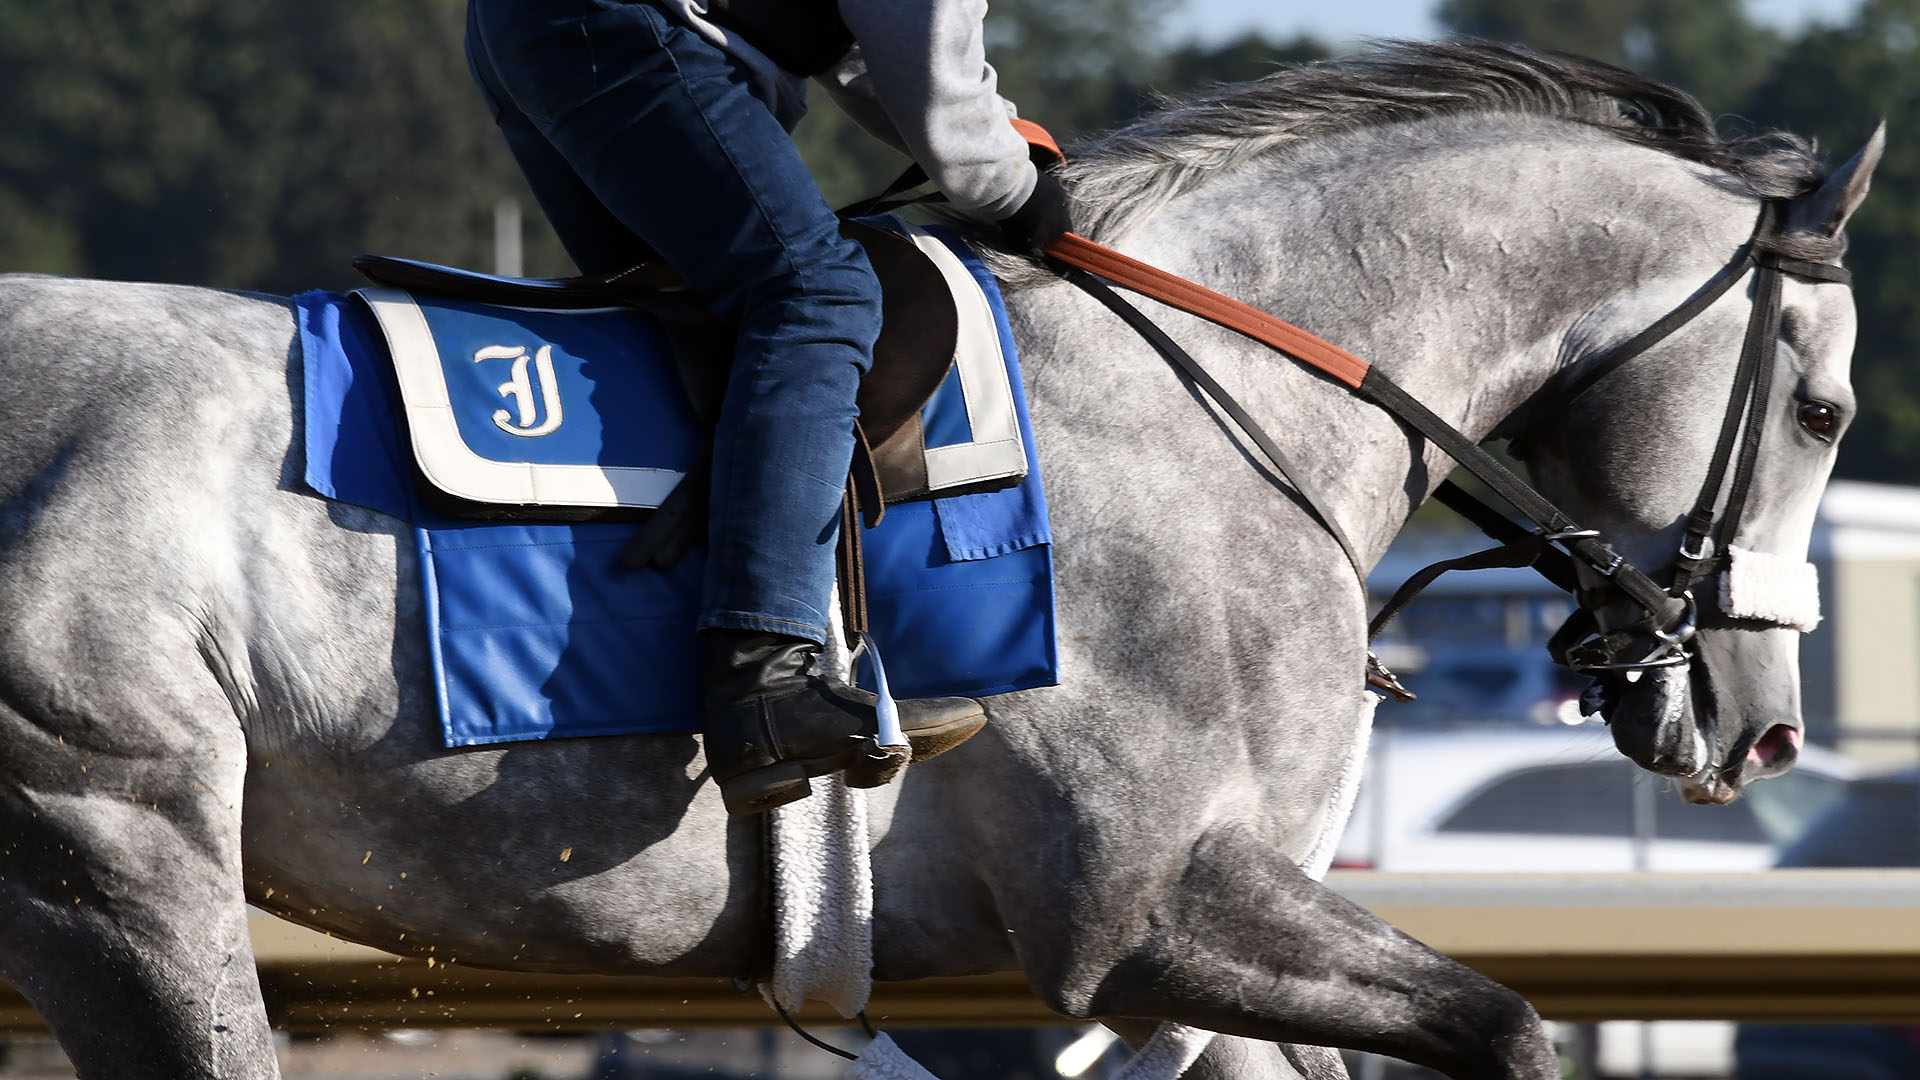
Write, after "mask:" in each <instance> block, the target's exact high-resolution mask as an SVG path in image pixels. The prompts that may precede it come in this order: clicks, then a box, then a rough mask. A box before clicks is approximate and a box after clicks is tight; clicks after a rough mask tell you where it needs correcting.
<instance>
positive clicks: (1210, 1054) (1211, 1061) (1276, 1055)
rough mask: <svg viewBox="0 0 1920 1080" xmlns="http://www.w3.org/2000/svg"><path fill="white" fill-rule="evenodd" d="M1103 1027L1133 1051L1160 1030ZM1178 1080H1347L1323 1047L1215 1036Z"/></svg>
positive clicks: (1149, 1025)
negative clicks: (1118, 1036) (1112, 1031)
mask: <svg viewBox="0 0 1920 1080" xmlns="http://www.w3.org/2000/svg"><path fill="white" fill-rule="evenodd" d="M1105 1023H1106V1025H1107V1026H1108V1027H1110V1028H1112V1029H1113V1030H1114V1031H1115V1032H1117V1033H1118V1034H1119V1035H1120V1036H1121V1037H1123V1038H1125V1039H1126V1040H1127V1044H1128V1045H1129V1046H1132V1047H1133V1048H1134V1049H1136V1050H1138V1049H1139V1048H1140V1047H1141V1046H1142V1045H1144V1044H1145V1043H1146V1041H1147V1040H1148V1039H1149V1038H1152V1037H1153V1033H1154V1030H1155V1029H1156V1028H1158V1027H1159V1026H1160V1025H1159V1024H1157V1023H1155V1022H1153V1021H1151V1020H1108V1021H1105ZM1180 1080H1347V1067H1346V1064H1345V1063H1344V1062H1342V1061H1341V1060H1340V1052H1339V1051H1337V1050H1329V1049H1327V1048H1326V1047H1324V1046H1285V1045H1282V1044H1280V1043H1270V1042H1259V1041H1257V1040H1254V1039H1242V1038H1239V1037H1237V1036H1233V1035H1215V1036H1214V1037H1213V1039H1212V1040H1211V1041H1209V1042H1208V1043H1207V1049H1206V1051H1205V1052H1204V1053H1202V1054H1201V1055H1200V1057H1199V1060H1197V1061H1195V1062H1194V1063H1193V1066H1192V1067H1191V1068H1189V1069H1188V1070H1187V1071H1186V1072H1184V1073H1181V1074H1180Z"/></svg>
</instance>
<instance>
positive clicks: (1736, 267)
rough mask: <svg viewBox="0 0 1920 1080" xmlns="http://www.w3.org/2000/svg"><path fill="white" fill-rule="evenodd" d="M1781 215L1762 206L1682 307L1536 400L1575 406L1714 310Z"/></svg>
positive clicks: (1550, 385) (1569, 372)
mask: <svg viewBox="0 0 1920 1080" xmlns="http://www.w3.org/2000/svg"><path fill="white" fill-rule="evenodd" d="M1778 213H1779V212H1778V211H1777V210H1776V209H1775V208H1774V204H1773V203H1772V202H1766V203H1762V204H1761V206H1760V217H1759V220H1757V221H1756V222H1755V223H1754V226H1753V235H1751V236H1749V237H1748V238H1747V242H1746V243H1745V244H1743V245H1741V247H1740V250H1739V251H1737V252H1735V253H1734V257H1733V259H1732V260H1731V261H1729V262H1728V263H1727V264H1726V265H1725V266H1723V267H1721V268H1720V272H1719V273H1717V274H1715V275H1713V276H1712V277H1710V278H1708V279H1707V280H1706V282H1705V283H1704V284H1702V285H1701V286H1700V287H1699V288H1698V289H1695V290H1694V292H1693V295H1692V296H1689V297H1687V299H1686V300H1685V301H1683V302H1682V303H1681V304H1680V306H1679V307H1676V308H1674V309H1673V310H1672V311H1669V312H1667V313H1666V314H1665V315H1662V316H1660V318H1658V319H1656V320H1654V323H1653V325H1651V326H1649V327H1647V328H1646V329H1645V330H1642V331H1640V332H1639V333H1637V334H1635V335H1633V336H1632V337H1630V338H1628V339H1627V340H1625V341H1623V342H1621V343H1620V344H1618V345H1615V346H1614V347H1613V348H1611V349H1608V350H1607V351H1605V352H1603V353H1601V354H1599V355H1598V356H1595V357H1594V358H1593V359H1591V360H1588V361H1587V362H1586V363H1584V364H1578V365H1575V366H1574V367H1571V368H1563V369H1562V370H1561V371H1560V373H1559V374H1556V375H1555V376H1554V377H1553V378H1551V379H1548V380H1547V382H1546V385H1545V386H1543V387H1541V389H1540V392H1539V393H1537V394H1535V395H1534V399H1535V400H1540V401H1558V402H1559V403H1560V404H1561V405H1562V406H1565V405H1569V404H1572V403H1573V402H1574V401H1575V400H1576V399H1578V398H1579V397H1580V395H1582V394H1584V393H1586V392H1587V391H1588V390H1591V389H1593V386H1594V384H1595V383H1597V382H1599V381H1600V380H1601V379H1604V378H1606V377H1607V376H1608V375H1610V374H1612V373H1613V371H1614V369H1615V368H1618V367H1619V366H1620V365H1621V364H1624V363H1626V362H1627V361H1629V360H1631V359H1633V358H1634V357H1636V356H1639V355H1640V354H1641V353H1644V352H1646V351H1647V350H1648V349H1651V348H1653V347H1654V346H1655V345H1658V344H1660V343H1661V342H1663V341H1665V340H1667V338H1669V337H1671V336H1673V333H1674V331H1676V330H1679V329H1680V328H1681V327H1683V326H1685V325H1687V324H1688V323H1690V322H1692V321H1693V320H1694V319H1696V318H1698V317H1699V316H1700V313H1701V312H1703V311H1705V310H1707V309H1708V308H1710V307H1712V306H1713V304H1714V301H1716V300H1718V299H1720V298H1721V297H1722V296H1725V295H1726V294H1727V291H1728V290H1729V289H1732V288H1733V287H1734V286H1735V285H1737V284H1739V282H1740V279H1741V278H1742V277H1745V276H1746V273H1747V271H1748V270H1749V269H1750V268H1752V266H1753V264H1754V256H1755V253H1756V252H1758V251H1759V249H1760V238H1761V237H1762V236H1765V235H1767V234H1768V232H1770V231H1771V230H1772V229H1773V226H1774V221H1775V219H1776V218H1777V217H1778ZM1808 265H1817V264H1811V263H1810V264H1808ZM1829 269H1834V268H1832V267H1830V268H1829Z"/></svg>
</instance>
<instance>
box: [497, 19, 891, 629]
mask: <svg viewBox="0 0 1920 1080" xmlns="http://www.w3.org/2000/svg"><path fill="white" fill-rule="evenodd" d="M467 55H468V59H469V61H470V62H471V65H472V68H473V73H474V78H475V79H476V80H477V81H478V82H479V83H480V88H481V90H482V92H483V93H484V94H485V95H486V97H487V100H488V103H489V105H490V106H491V108H492V110H493V113H494V118H495V120H496V121H497V122H498V123H499V125H500V130H501V133H502V134H504V135H505V136H506V139H507V144H508V146H509V147H511V148H512V150H513V154H514V157H515V158H516V159H517V160H518V161H519V163H520V168H521V170H522V171H523V172H525V173H526V176H527V181H528V183H529V184H530V185H531V186H532V188H533V193H534V196H535V197H536V198H537V199H539V201H540V206H541V209H543V210H544V211H545V212H546V214H547V218H548V220H550V221H551V222H552V223H553V226H554V230H555V231H556V232H557V233H559V235H560V239H561V241H562V242H563V243H564V244H565V245H566V247H567V252H568V254H570V255H571V256H572V257H573V260H574V262H576V263H577V264H579V267H580V269H581V270H582V271H583V272H585V273H589V274H595V273H606V272H611V271H616V270H622V269H625V268H627V267H629V266H631V265H633V264H634V263H635V262H637V261H639V259H640V258H641V257H642V256H643V255H644V254H645V252H646V248H649V247H650V248H651V249H652V250H653V251H656V252H658V253H659V254H660V255H661V256H662V257H664V258H665V259H666V260H667V262H669V263H670V264H672V266H673V267H674V268H675V269H676V270H678V271H679V272H680V274H681V276H682V277H683V278H685V279H686V281H687V284H688V286H689V287H690V288H691V289H692V290H693V291H694V293H695V294H696V295H697V296H699V298H700V299H701V300H702V301H703V302H704V303H706V304H707V306H709V307H710V308H712V309H713V310H714V311H715V312H717V313H718V314H719V315H721V316H722V317H723V318H725V319H726V320H728V321H729V322H730V323H732V324H733V325H734V326H735V328H736V329H737V332H738V345H737V347H736V349H735V352H734V356H733V368H732V371H731V372H730V374H729V376H728V381H727V393H726V402H725V404H724V406H723V407H722V409H721V414H720V418H719V424H718V430H717V432H716V434H715V439H714V449H713V486H712V495H711V506H710V510H709V515H708V527H707V534H708V555H707V572H706V580H705V586H704V594H703V596H702V604H701V614H700V628H701V629H703V630H706V629H714V628H722V629H733V630H760V631H767V632H771V633H779V634H790V635H794V636H797V637H806V638H812V639H813V640H815V641H824V640H825V638H826V627H827V612H828V605H829V604H831V603H832V592H833V571H834V567H833V549H834V544H835V541H836V539H837V537H838V535H839V514H840V502H841V496H842V493H843V490H844V486H845V480H846V474H847V464H848V461H849V460H850V459H851V457H852V454H853V422H854V418H855V416H856V415H857V410H856V409H855V406H854V395H855V393H856V392H857V391H858V389H859V384H860V377H861V375H862V374H864V373H865V372H866V370H867V368H868V367H869V366H871V365H872V363H873V342H874V339H875V338H877V337H878V336H879V334H880V286H879V282H878V281H877V280H876V279H875V277H874V274H873V267H872V266H871V265H870V264H869V263H868V261H867V257H866V254H865V253H864V252H863V251H862V250H861V249H860V247H859V245H857V244H855V243H853V242H852V241H850V240H847V239H845V238H844V237H842V236H841V235H840V232H839V222H838V220H837V219H836V218H835V217H834V215H833V212H832V210H831V209H830V208H829V207H828V206H827V204H826V200H825V198H824V197H823V196H822V195H821V194H820V190H819V188H818V187H816V186H815V184H814V182H813V178H812V177H811V176H810V175H809V174H808V172H807V170H806V166H805V165H804V164H803V163H802V162H801V160H800V155H799V153H798V152H797V151H796V150H795V149H794V146H793V142H792V140H791V139H789V138H788V136H787V129H786V127H785V126H784V125H783V123H782V121H781V118H777V117H775V115H774V114H773V111H772V110H771V108H770V107H769V105H768V104H767V103H766V102H764V101H762V100H761V98H760V97H759V96H757V94H756V93H755V91H754V89H753V86H752V82H751V79H750V77H749V75H748V73H747V71H746V70H745V69H744V68H742V67H741V66H740V65H738V64H736V63H735V62H734V61H733V60H732V59H731V58H730V57H729V56H727V54H726V53H725V52H724V51H722V50H721V49H719V48H718V47H716V46H714V45H713V44H712V43H710V42H708V41H707V40H706V39H704V38H702V37H700V36H699V35H698V34H697V33H695V32H694V31H692V30H691V29H688V28H686V27H684V26H682V25H680V24H679V23H677V22H675V21H674V20H673V19H672V18H671V17H669V16H668V15H667V14H666V13H665V12H663V11H661V10H659V9H657V8H655V7H653V6H652V5H651V4H646V3H618V2H615V0H469V4H468V8H467ZM636 238H637V240H638V241H641V242H644V245H645V247H642V246H641V245H640V244H638V243H636Z"/></svg>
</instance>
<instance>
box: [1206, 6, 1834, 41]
mask: <svg viewBox="0 0 1920 1080" xmlns="http://www.w3.org/2000/svg"><path fill="white" fill-rule="evenodd" d="M1858 2H1859V0H1747V3H1748V7H1749V8H1750V9H1751V10H1752V11H1753V12H1754V13H1755V14H1756V15H1758V16H1760V17H1762V18H1766V19H1771V20H1774V21H1777V22H1781V23H1785V24H1788V25H1795V24H1798V23H1802V22H1805V21H1807V20H1809V19H1824V20H1826V21H1829V22H1831V21H1835V20H1837V19H1840V18H1843V17H1845V16H1846V14H1847V13H1848V12H1850V11H1852V10H1853V9H1854V7H1856V6H1857V5H1858ZM1434 6H1435V0H1345V2H1344V3H1326V2H1325V0H1188V2H1187V8H1186V10H1184V11H1182V12H1181V13H1180V14H1179V15H1177V16H1175V17H1174V18H1173V19H1172V20H1171V27H1172V28H1173V32H1174V34H1175V35H1176V36H1177V37H1196V38H1199V39H1201V40H1204V41H1218V40H1220V39H1222V38H1229V37H1233V36H1236V35H1238V34H1241V33H1244V32H1246V31H1248V30H1260V31H1263V32H1265V33H1266V34H1267V35H1268V36H1269V37H1292V36H1293V35H1295V34H1300V33H1311V34H1314V35H1316V36H1318V37H1322V38H1327V39H1331V40H1333V41H1336V42H1338V41H1348V40H1351V39H1354V38H1361V37H1415V38H1417V37H1429V36H1431V35H1432V34H1433V33H1434V23H1433V18H1432V12H1433V8H1434Z"/></svg>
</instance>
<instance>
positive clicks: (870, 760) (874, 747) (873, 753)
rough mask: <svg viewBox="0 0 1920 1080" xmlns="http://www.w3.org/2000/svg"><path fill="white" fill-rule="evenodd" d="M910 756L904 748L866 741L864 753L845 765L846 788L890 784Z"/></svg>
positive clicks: (904, 766) (875, 786) (909, 752)
mask: <svg viewBox="0 0 1920 1080" xmlns="http://www.w3.org/2000/svg"><path fill="white" fill-rule="evenodd" d="M912 756H913V755H912V751H910V750H908V749H907V748H906V747H904V746H881V745H880V744H878V743H876V742H874V741H872V740H868V741H867V749H866V752H865V753H863V754H861V755H860V756H859V757H858V758H855V759H854V760H853V761H852V762H850V763H848V765H847V771H846V774H845V775H846V778H847V786H848V787H850V788H877V787H884V786H886V785H887V784H891V783H893V779H894V777H896V776H899V775H900V770H902V769H904V768H906V767H907V761H908V759H909V758H911V757H912Z"/></svg>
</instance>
